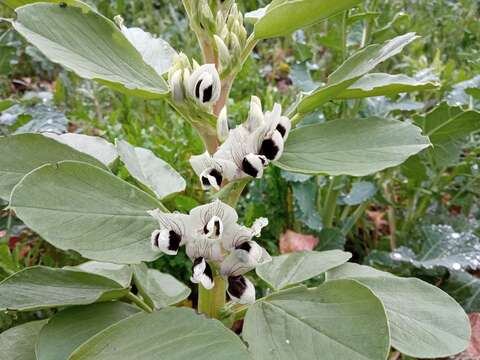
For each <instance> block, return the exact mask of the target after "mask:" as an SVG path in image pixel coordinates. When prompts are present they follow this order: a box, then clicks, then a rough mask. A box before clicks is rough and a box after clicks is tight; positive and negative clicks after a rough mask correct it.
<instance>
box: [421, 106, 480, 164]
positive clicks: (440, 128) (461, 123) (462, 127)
mask: <svg viewBox="0 0 480 360" xmlns="http://www.w3.org/2000/svg"><path fill="white" fill-rule="evenodd" d="M415 122H416V123H417V124H418V125H420V126H421V127H422V129H423V131H424V133H425V134H426V135H428V136H429V137H430V140H431V142H432V144H433V147H432V148H431V149H430V150H429V152H430V153H431V154H432V157H433V159H434V161H435V163H436V164H437V165H438V166H441V167H443V166H448V165H453V164H455V163H456V162H457V161H458V159H459V157H460V153H461V151H462V148H463V146H464V144H465V138H466V137H467V136H469V135H470V134H471V133H473V132H478V131H480V112H477V111H473V110H469V111H464V110H463V109H462V108H460V107H450V106H448V105H447V104H446V103H443V104H441V105H440V106H438V107H436V108H435V109H433V110H432V111H431V112H429V113H428V114H426V115H425V116H423V117H420V116H418V117H416V118H415Z"/></svg>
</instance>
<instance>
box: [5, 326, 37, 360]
mask: <svg viewBox="0 0 480 360" xmlns="http://www.w3.org/2000/svg"><path fill="white" fill-rule="evenodd" d="M46 322H47V321H46V320H41V321H31V322H28V323H25V324H22V325H19V326H15V327H13V328H11V329H8V330H7V331H4V332H2V333H1V334H0V349H2V358H3V359H5V360H37V358H36V356H35V343H36V341H37V336H38V333H39V332H40V329H41V328H42V327H43V326H44V325H45V324H46Z"/></svg>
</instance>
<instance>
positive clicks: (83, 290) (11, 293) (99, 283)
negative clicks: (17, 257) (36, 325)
mask: <svg viewBox="0 0 480 360" xmlns="http://www.w3.org/2000/svg"><path fill="white" fill-rule="evenodd" d="M127 293H128V289H126V288H122V286H120V285H119V284H118V283H116V282H115V281H113V280H111V279H108V278H105V277H103V276H100V275H95V274H88V273H83V272H80V271H72V270H64V269H54V268H47V267H43V266H35V267H30V268H26V269H24V270H22V271H19V272H17V273H15V274H13V275H12V276H10V277H8V278H6V279H5V280H3V281H2V282H1V283H0V310H18V311H31V310H38V309H44V308H53V307H59V306H68V305H86V304H92V303H95V302H103V301H109V300H112V299H118V298H121V297H123V296H125V295H126V294H127Z"/></svg>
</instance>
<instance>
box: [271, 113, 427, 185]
mask: <svg viewBox="0 0 480 360" xmlns="http://www.w3.org/2000/svg"><path fill="white" fill-rule="evenodd" d="M428 146H430V142H429V140H428V137H426V136H422V135H421V130H420V128H419V127H417V126H415V125H412V124H409V123H407V122H401V121H395V120H386V119H380V118H368V119H361V120H360V119H359V120H350V119H349V120H347V119H345V120H335V121H328V122H326V123H322V124H315V125H308V126H302V127H300V128H298V129H294V130H293V131H292V132H291V133H290V136H289V137H288V140H287V142H286V144H285V150H284V152H283V155H282V157H281V158H280V160H278V161H277V162H276V165H277V166H279V167H280V168H282V169H284V170H288V171H293V172H300V173H304V174H328V175H352V176H365V175H369V174H372V173H374V172H377V171H380V170H383V169H386V168H388V167H393V166H397V165H399V164H401V163H402V162H404V161H405V160H406V159H407V158H408V157H409V156H411V155H414V154H416V153H418V152H420V151H421V150H422V149H424V148H426V147H428Z"/></svg>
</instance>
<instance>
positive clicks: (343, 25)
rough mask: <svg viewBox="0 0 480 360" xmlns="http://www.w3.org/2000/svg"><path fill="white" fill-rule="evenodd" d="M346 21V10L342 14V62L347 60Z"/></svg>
mask: <svg viewBox="0 0 480 360" xmlns="http://www.w3.org/2000/svg"><path fill="white" fill-rule="evenodd" d="M347 20H348V10H347V11H344V12H343V17H342V34H341V36H342V61H345V60H346V59H347V51H348V49H347Z"/></svg>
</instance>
